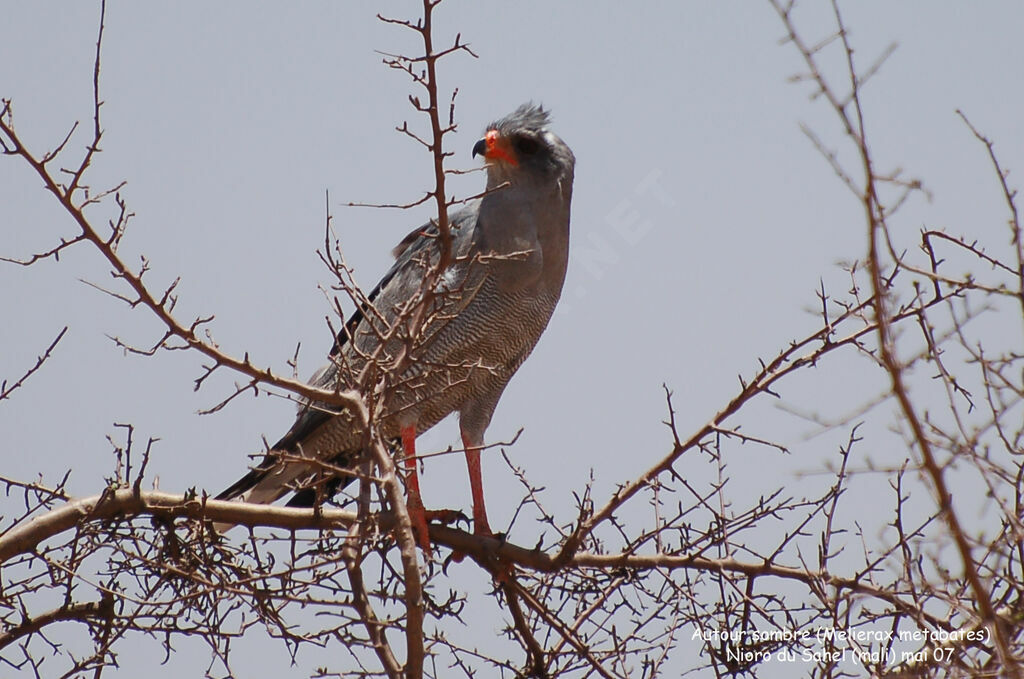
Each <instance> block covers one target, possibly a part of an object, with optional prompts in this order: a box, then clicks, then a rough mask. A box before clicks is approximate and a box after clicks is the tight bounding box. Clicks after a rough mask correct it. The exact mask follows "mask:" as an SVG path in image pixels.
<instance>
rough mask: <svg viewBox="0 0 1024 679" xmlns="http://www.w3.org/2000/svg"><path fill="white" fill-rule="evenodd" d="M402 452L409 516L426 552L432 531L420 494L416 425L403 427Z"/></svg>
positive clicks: (420, 543) (417, 540)
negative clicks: (406, 473) (428, 528)
mask: <svg viewBox="0 0 1024 679" xmlns="http://www.w3.org/2000/svg"><path fill="white" fill-rule="evenodd" d="M401 434H402V452H404V453H405V468H406V470H407V471H408V481H407V484H408V485H407V487H406V493H407V497H408V507H409V518H410V519H411V520H412V530H413V533H415V534H416V542H418V543H419V545H420V547H421V548H422V549H423V551H425V552H429V551H431V550H430V533H429V532H427V515H426V512H425V511H424V510H423V498H422V496H421V495H420V477H419V473H418V472H417V471H416V462H417V460H416V427H415V426H409V427H402V429H401Z"/></svg>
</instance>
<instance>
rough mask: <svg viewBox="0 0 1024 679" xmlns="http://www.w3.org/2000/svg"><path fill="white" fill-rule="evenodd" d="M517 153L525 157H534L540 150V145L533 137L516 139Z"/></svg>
mask: <svg viewBox="0 0 1024 679" xmlns="http://www.w3.org/2000/svg"><path fill="white" fill-rule="evenodd" d="M514 143H515V147H516V151H518V152H519V153H521V154H522V155H525V156H530V155H533V154H534V153H536V152H537V149H539V148H540V144H539V143H537V140H536V139H534V138H532V137H516V140H515V142H514Z"/></svg>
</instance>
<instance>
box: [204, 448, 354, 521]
mask: <svg viewBox="0 0 1024 679" xmlns="http://www.w3.org/2000/svg"><path fill="white" fill-rule="evenodd" d="M281 454H282V453H281V452H277V451H271V452H269V453H267V455H266V457H264V458H263V460H262V461H261V462H260V464H259V465H258V466H256V467H254V468H253V469H251V470H250V471H249V473H248V474H246V475H245V476H243V477H242V478H240V479H238V480H237V481H235V482H234V483H232V484H231V485H230V486H228V487H227V488H225V489H224V490H223V491H221V492H220V493H219V494H218V495H217V497H216V499H217V500H238V501H240V502H251V503H254V504H270V503H272V502H276V501H277V500H279V499H281V498H282V497H284V496H285V495H287V494H288V493H295V495H294V496H293V497H292V498H291V499H290V500H289V501H288V506H289V507H312V506H313V505H314V504H316V502H317V500H318V498H319V500H320V501H323V500H326V499H329V498H331V497H333V496H334V495H335V493H337V492H338V491H339V490H341V489H342V488H344V487H345V486H346V485H348V483H349V482H350V481H351V480H352V476H349V475H339V476H331V477H330V478H327V479H323V478H321V479H320V480H318V481H317V483H316V485H311V484H310V482H311V480H312V478H311V477H315V476H317V474H316V473H315V472H313V470H311V469H310V467H309V466H307V465H306V464H304V463H302V462H301V461H296V460H292V461H291V462H283V461H282V460H281V459H280V456H281ZM357 457H358V456H357V455H353V454H351V453H341V454H339V455H336V456H335V457H334V458H332V459H331V460H330V463H331V464H332V465H334V466H336V467H348V466H350V464H351V462H352V460H354V459H356V458H357ZM302 486H306V487H302ZM232 525H233V524H230V523H214V524H213V527H214V529H215V530H216V531H217V532H218V533H223V532H225V531H226V530H228V529H229V528H231V527H232Z"/></svg>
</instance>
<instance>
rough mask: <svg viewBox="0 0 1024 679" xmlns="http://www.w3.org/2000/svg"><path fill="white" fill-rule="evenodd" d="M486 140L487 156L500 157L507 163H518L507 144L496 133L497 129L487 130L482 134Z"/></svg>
mask: <svg viewBox="0 0 1024 679" xmlns="http://www.w3.org/2000/svg"><path fill="white" fill-rule="evenodd" d="M484 139H485V140H486V141H487V153H486V157H487V158H500V159H501V160H504V161H505V162H506V163H508V164H509V165H518V164H519V161H517V160H516V157H515V155H513V154H512V153H510V152H509V148H508V144H507V143H506V142H505V141H504V140H503V139H502V138H501V137H500V136H499V135H498V131H497V130H487V134H486V135H484Z"/></svg>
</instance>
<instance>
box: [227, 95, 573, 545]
mask: <svg viewBox="0 0 1024 679" xmlns="http://www.w3.org/2000/svg"><path fill="white" fill-rule="evenodd" d="M550 123H551V116H550V112H549V111H548V110H545V109H544V107H543V106H541V105H537V104H534V103H532V102H528V103H526V104H523V105H522V106H520V107H519V108H517V109H516V110H515V111H513V112H512V113H510V114H509V115H507V116H505V117H503V118H501V119H499V120H496V121H494V122H492V123H491V124H490V125H488V126H487V127H486V130H485V133H484V135H483V137H482V138H481V139H480V140H479V141H477V142H476V143H475V145H474V146H473V149H472V156H473V157H474V158H475V157H476V156H478V155H479V156H482V158H483V161H484V164H485V169H486V176H487V180H486V187H485V190H484V191H483V192H482V194H481V196H480V197H479V198H476V199H474V200H472V201H469V202H467V203H466V204H465V205H464V206H463V207H462V208H460V209H458V210H453V211H451V212H450V213H449V214H448V222H449V228H450V241H449V244H450V250H449V256H448V258H447V267H446V268H445V270H444V271H443V272H438V273H437V274H436V276H435V278H434V279H433V280H436V284H435V286H434V289H433V290H432V294H430V295H424V292H425V290H424V280H425V279H426V277H427V276H428V273H429V272H430V271H431V267H434V266H437V263H438V262H439V261H440V260H441V257H442V254H441V253H442V247H443V245H442V242H441V238H439V231H438V227H437V225H436V223H434V222H429V223H427V224H425V225H423V226H421V227H419V228H418V229H416V230H414V231H412V232H411V233H410V234H409V235H408V236H406V237H405V238H404V239H403V240H402V241H401V242H400V243H399V244H398V246H397V247H396V248H395V249H394V250H393V251H392V254H393V255H394V257H395V262H394V264H393V266H392V267H391V268H390V270H389V271H388V272H387V273H386V274H385V275H384V277H383V278H382V279H381V281H380V282H379V283H378V284H377V286H376V287H375V288H374V289H373V290H372V292H371V293H370V294H369V295H367V296H366V298H365V301H364V303H363V304H362V305H361V306H360V307H359V308H358V309H357V310H356V311H355V312H354V313H353V314H352V315H351V316H350V317H349V318H348V319H347V320H346V322H345V324H344V326H343V328H342V330H341V331H340V332H339V333H338V334H337V336H336V337H335V338H334V343H333V346H332V349H331V351H330V355H329V359H330V362H329V363H328V364H327V365H325V366H324V367H322V368H321V369H320V370H318V371H317V372H316V373H315V374H314V375H313V377H312V378H310V384H311V385H313V386H316V387H319V388H322V389H328V390H334V389H346V388H349V387H351V386H353V384H354V382H355V381H356V380H357V378H358V377H360V376H361V377H363V378H365V377H366V375H367V374H370V375H371V376H373V378H374V379H376V380H377V382H376V384H377V386H378V390H377V392H376V393H379V394H382V401H381V406H380V407H379V408H378V410H377V411H376V413H375V426H376V427H377V429H378V432H379V433H381V434H382V435H383V436H384V437H385V439H387V440H389V441H395V442H396V444H395V448H396V449H397V448H398V447H399V446H400V448H401V453H402V455H403V456H404V459H405V464H406V468H407V471H408V479H407V483H406V492H407V496H408V506H409V512H410V517H411V518H412V522H413V529H414V532H415V534H416V539H417V542H418V543H419V545H420V546H421V547H423V548H424V549H429V548H430V542H429V536H428V534H427V530H428V529H427V521H426V516H425V513H424V510H423V505H422V501H421V499H420V496H419V481H418V477H417V475H416V453H415V440H416V437H417V436H419V435H420V434H423V433H424V432H425V431H427V430H428V429H430V428H431V427H433V426H434V425H435V424H437V423H438V422H439V421H441V420H442V419H444V418H445V417H447V416H448V415H449V414H451V413H458V417H459V429H460V433H461V437H462V442H463V446H464V450H465V455H466V461H467V466H468V471H469V479H470V488H471V495H472V502H473V531H474V533H475V534H477V535H483V536H492V535H494V534H493V533H492V531H491V528H490V525H489V522H488V518H487V511H486V506H485V502H484V492H483V481H482V472H481V462H480V452H481V449H482V448H484V446H485V438H484V436H485V433H486V431H487V427H488V425H489V424H490V421H491V417H492V415H493V414H494V411H495V407H496V406H497V404H498V401H499V399H500V398H501V395H502V393H503V392H504V390H505V387H506V385H507V384H508V383H509V380H510V379H511V378H512V375H513V374H515V372H516V371H517V370H518V369H519V367H520V366H521V365H522V364H523V362H524V361H525V360H526V358H527V356H529V354H530V352H531V351H532V350H533V348H534V347H535V346H536V344H537V341H538V340H539V338H540V336H541V334H542V333H543V332H544V330H545V328H546V327H547V325H548V322H549V320H550V319H551V317H552V315H553V313H554V310H555V306H556V304H557V303H558V300H559V297H560V295H561V292H562V286H563V283H564V281H565V276H566V270H567V266H568V261H569V222H570V207H571V203H572V188H573V178H574V172H575V163H576V159H575V156H574V155H573V153H572V151H571V150H570V149H569V147H568V146H567V145H566V144H565V142H563V141H562V139H561V138H559V137H558V136H557V135H555V134H554V133H553V132H552V131H551V130H550V129H549V127H550ZM417 300H420V301H421V303H422V304H423V305H424V306H423V307H422V308H423V309H424V313H422V314H421V315H420V318H419V322H420V327H419V328H418V331H417V330H416V329H413V328H410V327H406V325H408V324H409V318H410V316H413V315H415V314H412V313H411V312H410V309H411V308H412V307H413V306H414V305H415V304H416V302H417ZM423 300H426V301H423ZM403 351H404V352H406V354H407V356H406V360H405V361H404V362H403V361H398V360H397V358H396V357H399V356H400V354H401V353H402V352H403ZM392 365H398V366H399V368H398V369H389V366H392ZM364 448H365V438H364V432H363V431H361V428H360V427H358V426H356V424H355V422H354V418H353V416H352V415H351V414H350V413H348V412H347V411H345V410H344V409H342V408H339V407H338V406H331V405H328V404H326V403H311V402H302V403H300V405H299V412H298V415H297V417H296V420H295V423H294V424H293V425H292V427H291V428H290V429H289V430H288V432H287V433H285V435H284V436H283V437H282V438H281V439H280V440H279V441H278V442H277V443H275V444H274V445H273V446H271V447H269V450H268V451H267V452H266V453H265V454H264V456H263V458H262V460H261V462H260V463H259V464H257V465H256V466H255V467H253V468H252V469H251V470H250V471H249V473H247V474H246V475H245V476H243V477H242V478H240V479H239V480H238V481H236V482H235V483H234V484H232V485H231V486H229V487H228V488H226V489H225V490H224V491H223V492H221V493H220V494H219V495H217V499H219V500H240V501H245V502H251V503H264V504H266V503H272V502H275V501H277V500H278V499H280V498H281V497H283V496H285V495H286V494H288V493H289V492H292V493H294V495H293V497H292V498H291V500H290V501H289V502H288V504H289V506H300V507H309V506H313V505H315V504H317V503H319V502H322V501H323V500H324V499H325V498H329V497H330V496H332V495H334V494H335V493H337V492H338V491H339V490H340V489H341V488H343V487H344V486H345V485H347V483H348V482H349V481H351V480H352V479H353V478H354V475H353V474H344V475H333V476H331V475H330V474H326V475H325V473H324V471H323V470H324V469H325V465H323V464H320V465H315V464H309V463H306V462H304V461H303V460H306V459H309V460H314V461H318V462H327V463H329V464H330V465H331V467H332V468H335V469H336V468H344V469H350V468H355V467H356V465H357V464H358V463H359V461H360V460H365V459H366V455H365V452H364V450H363V449H364Z"/></svg>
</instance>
